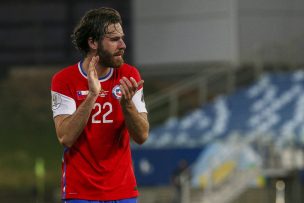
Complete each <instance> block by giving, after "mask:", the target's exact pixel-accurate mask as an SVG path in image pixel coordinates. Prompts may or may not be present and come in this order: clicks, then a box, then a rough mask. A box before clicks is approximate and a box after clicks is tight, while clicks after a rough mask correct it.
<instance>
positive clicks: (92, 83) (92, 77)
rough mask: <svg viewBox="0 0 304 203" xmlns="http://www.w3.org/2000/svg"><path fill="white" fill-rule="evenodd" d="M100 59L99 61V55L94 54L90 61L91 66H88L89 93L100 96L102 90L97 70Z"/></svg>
mask: <svg viewBox="0 0 304 203" xmlns="http://www.w3.org/2000/svg"><path fill="white" fill-rule="evenodd" d="M98 61H99V56H93V57H92V59H91V61H90V63H89V68H88V85H89V93H90V94H92V95H94V96H98V95H99V93H100V92H101V90H102V87H101V85H100V82H99V80H98V75H97V71H96V65H97V63H98Z"/></svg>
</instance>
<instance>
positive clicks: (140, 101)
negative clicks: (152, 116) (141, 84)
mask: <svg viewBox="0 0 304 203" xmlns="http://www.w3.org/2000/svg"><path fill="white" fill-rule="evenodd" d="M132 101H133V103H134V105H135V107H136V109H137V111H138V112H139V113H148V111H147V109H146V103H145V100H144V95H143V88H141V89H139V90H137V92H136V93H135V94H134V96H133V98H132Z"/></svg>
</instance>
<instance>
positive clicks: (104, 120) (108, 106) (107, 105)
mask: <svg viewBox="0 0 304 203" xmlns="http://www.w3.org/2000/svg"><path fill="white" fill-rule="evenodd" d="M94 109H97V111H96V112H95V113H94V114H93V115H92V123H101V120H98V119H97V118H96V117H97V116H98V115H100V114H101V110H102V109H105V110H107V111H106V112H105V113H104V114H103V115H102V123H113V120H110V119H108V118H107V117H108V115H110V113H112V111H113V108H112V104H111V103H110V102H106V103H104V104H103V105H102V107H101V104H99V103H95V104H94Z"/></svg>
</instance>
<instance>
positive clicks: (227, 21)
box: [132, 0, 304, 64]
mask: <svg viewBox="0 0 304 203" xmlns="http://www.w3.org/2000/svg"><path fill="white" fill-rule="evenodd" d="M132 3H133V5H132V7H133V13H134V14H133V23H134V24H133V25H134V33H133V40H132V41H133V44H134V61H135V63H137V64H157V63H178V62H206V61H207V62H209V61H229V62H232V63H242V62H256V61H261V60H263V61H266V62H267V61H275V60H277V61H289V62H290V61H292V62H301V61H302V62H303V61H304V57H302V56H303V55H304V53H303V50H304V40H303V38H304V26H303V25H304V24H303V22H304V19H303V18H304V1H303V0H267V1H265V0H188V1H184V0H166V1H163V0H154V1H149V0H133V1H132Z"/></svg>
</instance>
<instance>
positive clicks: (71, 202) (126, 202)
mask: <svg viewBox="0 0 304 203" xmlns="http://www.w3.org/2000/svg"><path fill="white" fill-rule="evenodd" d="M62 203H137V198H130V199H121V200H110V201H96V200H80V199H67V200H62Z"/></svg>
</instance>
